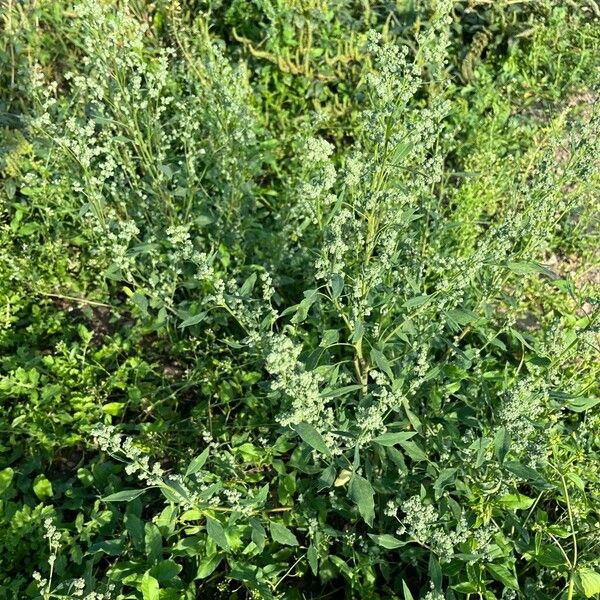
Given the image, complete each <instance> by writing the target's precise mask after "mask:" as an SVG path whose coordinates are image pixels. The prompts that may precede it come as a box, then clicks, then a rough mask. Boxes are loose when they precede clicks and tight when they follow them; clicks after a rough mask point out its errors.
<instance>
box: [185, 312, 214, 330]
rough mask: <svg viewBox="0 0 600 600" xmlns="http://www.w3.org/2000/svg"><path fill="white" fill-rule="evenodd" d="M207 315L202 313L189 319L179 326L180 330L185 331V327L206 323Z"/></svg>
mask: <svg viewBox="0 0 600 600" xmlns="http://www.w3.org/2000/svg"><path fill="white" fill-rule="evenodd" d="M206 315H207V313H206V312H201V313H198V314H197V315H193V316H191V317H188V318H187V319H185V320H184V321H182V322H181V323H180V324H179V329H184V328H185V327H191V326H192V325H197V324H198V323H201V322H202V321H204V319H205V317H206Z"/></svg>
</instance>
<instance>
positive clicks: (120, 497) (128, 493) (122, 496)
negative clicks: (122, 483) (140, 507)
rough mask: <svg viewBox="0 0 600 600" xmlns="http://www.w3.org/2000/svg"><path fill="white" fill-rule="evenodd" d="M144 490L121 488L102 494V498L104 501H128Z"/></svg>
mask: <svg viewBox="0 0 600 600" xmlns="http://www.w3.org/2000/svg"><path fill="white" fill-rule="evenodd" d="M144 491H145V490H122V491H120V492H115V493H114V494H109V495H108V496H104V497H103V498H102V500H104V502H129V501H130V500H135V499H136V498H137V497H138V496H141V495H142V494H143V493H144Z"/></svg>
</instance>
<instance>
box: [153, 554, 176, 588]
mask: <svg viewBox="0 0 600 600" xmlns="http://www.w3.org/2000/svg"><path fill="white" fill-rule="evenodd" d="M182 568H183V567H182V566H181V565H178V564H177V563H176V562H175V561H174V560H170V559H169V560H161V561H160V562H159V563H158V564H157V565H155V566H154V567H152V568H151V569H150V574H151V575H152V577H155V578H156V579H157V580H158V582H159V583H167V582H169V581H170V580H171V579H173V578H174V577H176V576H177V575H179V573H180V572H181V569H182Z"/></svg>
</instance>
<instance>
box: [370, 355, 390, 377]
mask: <svg viewBox="0 0 600 600" xmlns="http://www.w3.org/2000/svg"><path fill="white" fill-rule="evenodd" d="M371 360H372V361H373V362H374V363H375V364H376V365H377V368H378V369H379V370H380V371H383V372H384V373H385V374H386V375H387V376H388V377H389V378H390V380H391V381H393V380H394V374H393V373H392V368H391V366H390V363H389V362H388V359H387V358H386V357H385V355H384V354H383V352H381V351H380V350H377V349H376V348H371Z"/></svg>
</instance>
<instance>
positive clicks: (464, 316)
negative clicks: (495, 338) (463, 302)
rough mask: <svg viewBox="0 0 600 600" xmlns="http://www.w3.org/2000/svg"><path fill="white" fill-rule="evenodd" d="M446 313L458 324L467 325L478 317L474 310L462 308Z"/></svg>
mask: <svg viewBox="0 0 600 600" xmlns="http://www.w3.org/2000/svg"><path fill="white" fill-rule="evenodd" d="M446 314H447V315H448V316H449V317H450V318H451V319H452V320H453V321H456V323H458V324H459V325H468V324H469V323H472V322H473V321H477V319H478V318H479V317H478V316H477V315H476V314H475V313H474V312H471V311H470V310H465V309H463V308H455V309H453V310H449V311H448V312H447V313H446Z"/></svg>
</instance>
